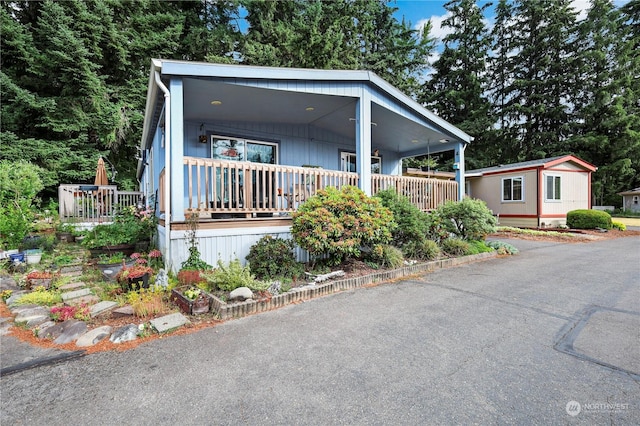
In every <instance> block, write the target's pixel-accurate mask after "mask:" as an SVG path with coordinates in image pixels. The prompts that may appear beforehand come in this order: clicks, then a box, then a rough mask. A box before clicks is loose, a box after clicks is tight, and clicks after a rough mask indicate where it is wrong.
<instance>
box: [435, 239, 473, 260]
mask: <svg viewBox="0 0 640 426" xmlns="http://www.w3.org/2000/svg"><path fill="white" fill-rule="evenodd" d="M440 246H441V247H442V251H443V252H445V253H446V254H448V255H449V256H466V255H467V254H470V253H471V248H470V246H469V243H468V242H467V241H464V240H461V239H459V238H447V239H446V240H443V241H442V242H441V243H440Z"/></svg>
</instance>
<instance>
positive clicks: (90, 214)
mask: <svg viewBox="0 0 640 426" xmlns="http://www.w3.org/2000/svg"><path fill="white" fill-rule="evenodd" d="M141 198H142V193H141V192H136V191H118V187H117V186H115V185H103V186H97V185H60V186H59V187H58V203H59V213H60V220H61V221H62V222H111V221H113V218H114V217H115V214H116V210H117V208H118V207H129V206H135V205H137V204H138V202H139V201H140V199H141Z"/></svg>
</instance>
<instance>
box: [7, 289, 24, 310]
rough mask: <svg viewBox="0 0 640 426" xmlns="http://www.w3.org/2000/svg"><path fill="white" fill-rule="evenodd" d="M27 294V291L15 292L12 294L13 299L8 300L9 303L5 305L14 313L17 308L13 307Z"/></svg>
mask: <svg viewBox="0 0 640 426" xmlns="http://www.w3.org/2000/svg"><path fill="white" fill-rule="evenodd" d="M27 293H28V291H25V290H20V291H14V292H13V293H11V297H10V298H8V299H7V301H6V302H4V303H6V304H7V306H9V309H10V310H11V312H13V310H14V309H15V308H14V307H12V306H11V305H12V304H13V303H15V302H16V301H17V300H18V299H20V298H21V297H22V296H24V295H25V294H27Z"/></svg>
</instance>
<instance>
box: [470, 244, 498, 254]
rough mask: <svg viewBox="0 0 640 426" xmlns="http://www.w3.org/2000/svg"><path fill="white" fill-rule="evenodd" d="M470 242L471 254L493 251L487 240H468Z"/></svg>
mask: <svg viewBox="0 0 640 426" xmlns="http://www.w3.org/2000/svg"><path fill="white" fill-rule="evenodd" d="M467 242H468V243H469V254H479V253H488V252H491V251H493V248H492V247H489V246H488V245H487V244H486V242H485V241H467Z"/></svg>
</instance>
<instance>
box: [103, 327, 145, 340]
mask: <svg viewBox="0 0 640 426" xmlns="http://www.w3.org/2000/svg"><path fill="white" fill-rule="evenodd" d="M137 338H138V326H137V325H135V324H128V325H125V326H124V327H120V328H119V329H117V330H116V331H114V333H113V334H112V335H111V337H110V338H109V340H111V341H112V342H113V343H123V342H129V341H131V340H136V339H137Z"/></svg>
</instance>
